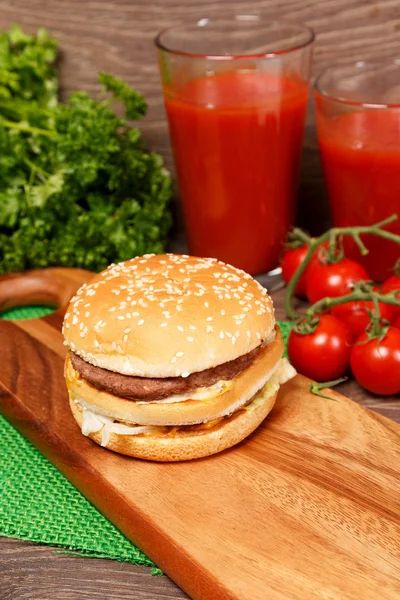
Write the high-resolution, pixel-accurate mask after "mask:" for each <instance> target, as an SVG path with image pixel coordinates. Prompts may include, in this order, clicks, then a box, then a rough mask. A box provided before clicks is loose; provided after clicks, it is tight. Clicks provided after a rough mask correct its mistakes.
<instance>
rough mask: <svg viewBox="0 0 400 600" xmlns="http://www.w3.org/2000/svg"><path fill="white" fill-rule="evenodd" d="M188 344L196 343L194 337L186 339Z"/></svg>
mask: <svg viewBox="0 0 400 600" xmlns="http://www.w3.org/2000/svg"><path fill="white" fill-rule="evenodd" d="M186 339H187V341H188V342H194V338H193V337H187V338H186Z"/></svg>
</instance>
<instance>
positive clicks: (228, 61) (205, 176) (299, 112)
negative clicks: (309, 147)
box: [156, 15, 314, 275]
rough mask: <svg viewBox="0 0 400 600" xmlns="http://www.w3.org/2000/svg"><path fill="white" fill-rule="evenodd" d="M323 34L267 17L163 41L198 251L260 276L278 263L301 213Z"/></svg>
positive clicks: (180, 168)
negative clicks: (316, 51) (311, 97)
mask: <svg viewBox="0 0 400 600" xmlns="http://www.w3.org/2000/svg"><path fill="white" fill-rule="evenodd" d="M313 39H314V34H313V32H312V31H311V30H310V29H309V28H308V27H306V26H305V25H302V24H299V23H292V22H290V21H288V22H285V21H268V20H266V19H265V18H264V17H263V16H262V15H234V16H229V15H227V16H221V17H219V18H215V19H214V18H210V19H208V18H204V19H200V20H199V21H197V22H189V23H184V24H182V25H178V26H176V27H172V28H170V29H167V30H165V31H162V32H161V33H160V34H159V35H158V37H157V38H156V45H157V48H158V56H159V64H160V71H161V78H162V85H163V92H164V100H165V106H166V111H167V115H168V121H169V129H170V135H171V141H172V147H173V153H174V159H175V166H176V173H177V179H178V185H179V189H180V195H181V200H182V205H183V213H184V219H185V225H186V231H187V236H188V243H189V250H190V252H191V254H194V255H201V256H213V257H216V258H219V259H221V260H223V261H225V262H228V263H231V264H233V265H235V266H237V267H239V268H242V269H244V270H246V271H248V272H249V273H251V274H253V275H255V274H259V273H263V272H266V271H269V270H271V269H273V268H274V267H276V265H277V262H278V256H279V252H280V250H281V247H282V243H283V241H284V240H285V237H286V234H287V232H288V229H289V228H290V226H291V225H292V224H293V219H294V215H295V208H296V196H297V187H298V175H299V165H300V157H301V146H302V138H303V130H304V121H305V113H306V106H307V100H308V87H309V85H308V83H309V75H310V62H311V47H312V42H313Z"/></svg>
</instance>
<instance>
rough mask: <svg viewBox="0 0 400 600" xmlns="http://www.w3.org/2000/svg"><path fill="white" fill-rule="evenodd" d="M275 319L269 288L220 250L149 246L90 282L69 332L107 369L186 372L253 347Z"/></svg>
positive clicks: (79, 349)
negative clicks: (171, 250) (185, 251)
mask: <svg viewBox="0 0 400 600" xmlns="http://www.w3.org/2000/svg"><path fill="white" fill-rule="evenodd" d="M274 326H275V318H274V311H273V306H272V301H271V299H270V297H269V296H268V294H267V290H266V289H265V288H263V287H262V286H261V285H260V284H259V283H258V282H257V281H255V280H254V279H253V278H252V277H251V276H250V275H248V274H247V273H245V272H244V271H240V270H239V269H236V268H235V267H232V266H230V265H226V264H225V263H223V262H221V261H218V260H216V259H213V258H195V257H192V256H186V255H182V256H181V255H177V254H161V255H153V254H147V255H145V256H142V257H138V258H133V259H131V260H127V261H125V262H122V263H119V264H117V265H110V266H109V267H108V268H107V269H106V270H105V271H103V272H102V273H99V274H98V275H96V276H95V277H94V278H93V279H91V281H90V282H89V283H86V284H84V285H83V286H82V287H81V288H80V289H79V290H78V292H77V294H76V296H74V298H72V300H71V302H70V304H69V307H68V309H67V312H66V315H65V319H64V325H63V334H64V337H65V344H66V345H68V346H69V347H70V348H71V350H72V351H73V352H75V353H76V354H78V355H79V356H81V357H82V358H83V359H84V360H86V361H87V362H89V363H91V364H93V365H95V366H98V367H102V368H103V369H108V370H110V371H115V372H117V373H123V374H125V375H138V376H142V377H179V376H182V377H186V376H188V375H189V374H190V373H193V372H195V371H203V370H205V369H209V368H211V367H215V366H217V365H220V364H222V363H225V362H228V361H230V360H234V359H235V358H238V357H239V356H242V355H243V354H246V353H247V352H250V351H251V350H253V349H254V348H255V347H256V346H259V345H260V344H261V343H262V342H263V341H264V340H265V339H266V338H268V337H269V336H270V335H271V334H272V333H273V329H274Z"/></svg>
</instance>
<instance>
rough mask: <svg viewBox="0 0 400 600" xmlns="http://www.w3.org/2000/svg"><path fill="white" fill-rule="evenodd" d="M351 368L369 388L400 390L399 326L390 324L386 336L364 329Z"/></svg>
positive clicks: (380, 391)
mask: <svg viewBox="0 0 400 600" xmlns="http://www.w3.org/2000/svg"><path fill="white" fill-rule="evenodd" d="M350 364H351V370H352V371H353V374H354V377H355V378H356V379H357V381H358V383H359V384H360V385H362V386H363V387H364V388H365V389H366V390H368V391H369V392H373V393H374V394H379V395H380V396H391V395H393V394H398V393H399V392H400V329H397V328H396V327H389V328H388V330H387V332H386V334H385V336H384V337H383V339H378V338H373V339H371V340H368V335H367V334H366V333H363V334H362V335H361V336H360V337H359V338H358V339H357V342H356V343H355V344H354V346H353V348H352V350H351V356H350Z"/></svg>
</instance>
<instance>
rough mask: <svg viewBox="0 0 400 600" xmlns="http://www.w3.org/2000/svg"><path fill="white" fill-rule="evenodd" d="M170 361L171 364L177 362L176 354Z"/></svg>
mask: <svg viewBox="0 0 400 600" xmlns="http://www.w3.org/2000/svg"><path fill="white" fill-rule="evenodd" d="M170 362H171V364H174V363H176V356H173V357H172V358H171V361H170Z"/></svg>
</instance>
